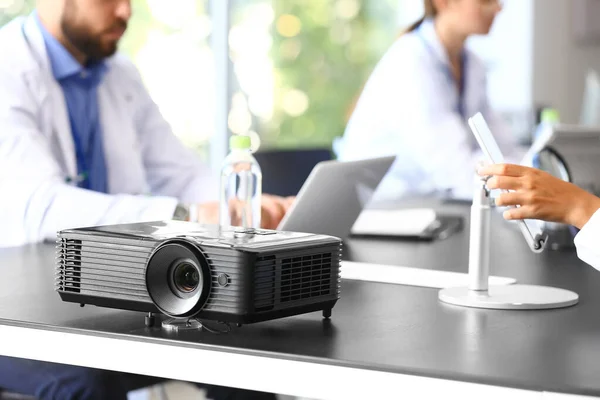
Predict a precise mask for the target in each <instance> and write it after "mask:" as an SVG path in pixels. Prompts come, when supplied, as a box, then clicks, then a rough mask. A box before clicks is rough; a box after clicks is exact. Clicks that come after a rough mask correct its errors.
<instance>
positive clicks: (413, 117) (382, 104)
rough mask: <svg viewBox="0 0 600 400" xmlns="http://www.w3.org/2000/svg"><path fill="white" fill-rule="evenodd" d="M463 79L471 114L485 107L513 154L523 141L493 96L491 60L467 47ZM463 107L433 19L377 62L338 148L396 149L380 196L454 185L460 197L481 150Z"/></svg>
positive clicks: (467, 192)
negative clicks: (485, 62) (488, 70)
mask: <svg viewBox="0 0 600 400" xmlns="http://www.w3.org/2000/svg"><path fill="white" fill-rule="evenodd" d="M464 79H465V89H464V95H463V105H464V115H465V116H466V117H470V116H473V115H474V114H476V113H477V112H481V113H482V114H483V115H484V117H485V118H486V120H487V122H488V124H489V126H490V129H491V130H492V133H493V134H494V136H495V138H496V140H497V142H498V144H499V146H500V147H501V149H502V151H503V153H504V155H505V156H507V158H509V159H510V158H513V157H511V156H510V155H511V154H514V153H515V150H516V143H515V141H514V139H512V138H511V135H510V134H509V132H508V129H506V128H505V127H504V126H503V124H502V122H501V120H500V118H499V117H498V116H497V115H496V114H495V113H493V112H492V110H491V108H490V105H489V102H488V98H487V95H486V70H485V66H484V65H483V63H482V61H481V60H480V59H479V58H478V57H477V56H476V55H475V54H474V53H472V52H471V51H468V50H467V51H466V65H465V71H464ZM458 106H459V93H458V89H457V87H456V84H455V82H454V80H453V79H452V78H451V75H449V61H448V55H447V53H446V51H445V49H444V47H443V46H442V44H441V42H440V41H439V39H438V36H437V34H436V32H435V28H434V25H433V22H432V21H430V20H427V21H425V22H424V23H423V25H422V26H421V28H420V29H419V30H418V31H416V32H411V33H408V34H405V35H403V36H402V37H400V38H399V39H398V40H397V41H396V42H395V43H394V44H393V45H392V47H391V48H390V49H389V50H388V51H387V53H386V54H385V55H384V57H383V58H382V59H381V61H380V62H379V64H378V65H377V66H376V68H375V70H374V71H373V73H372V75H371V77H370V78H369V80H368V81H367V84H366V85H365V87H364V90H363V93H362V95H361V97H360V99H359V101H358V103H357V105H356V109H355V110H354V113H353V114H352V116H351V118H350V120H349V122H348V126H347V128H346V132H345V135H344V138H343V140H341V141H340V143H339V147H338V148H337V149H336V150H337V153H338V157H339V158H340V159H341V160H356V159H362V158H370V157H380V156H386V155H392V154H394V155H396V156H397V160H396V162H395V164H394V166H392V168H391V170H390V172H389V173H388V175H387V176H386V177H385V178H384V180H383V181H382V183H381V185H380V187H379V189H378V193H377V194H376V196H377V197H400V196H403V195H405V194H431V193H432V192H442V191H443V192H446V191H448V190H451V191H452V193H453V195H454V196H455V197H460V198H471V197H472V192H473V175H474V171H475V167H476V162H477V158H479V157H480V153H479V151H478V147H477V143H476V141H475V139H474V137H473V134H472V133H471V132H470V130H469V128H468V125H467V123H466V120H465V119H463V118H462V117H461V115H460V113H459V111H458ZM515 156H516V155H515Z"/></svg>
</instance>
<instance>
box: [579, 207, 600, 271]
mask: <svg viewBox="0 0 600 400" xmlns="http://www.w3.org/2000/svg"><path fill="white" fill-rule="evenodd" d="M599 244H600V210H598V211H596V213H595V214H594V215H593V216H592V218H590V220H589V221H588V223H587V224H585V225H584V227H583V228H581V231H579V233H578V234H577V236H575V247H577V256H579V258H580V259H581V260H582V261H584V262H586V263H588V264H589V265H591V266H592V267H594V268H596V269H597V270H600V246H599Z"/></svg>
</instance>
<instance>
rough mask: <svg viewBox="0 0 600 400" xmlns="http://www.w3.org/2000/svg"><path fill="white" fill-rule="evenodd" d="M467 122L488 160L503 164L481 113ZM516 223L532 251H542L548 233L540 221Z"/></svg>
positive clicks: (497, 147) (498, 149)
mask: <svg viewBox="0 0 600 400" xmlns="http://www.w3.org/2000/svg"><path fill="white" fill-rule="evenodd" d="M468 122H469V127H470V128H471V132H473V135H475V139H477V143H478V144H479V147H480V148H481V150H482V151H483V153H484V154H485V156H486V158H487V159H488V161H489V162H491V163H492V164H503V163H504V155H503V154H502V151H500V147H499V146H498V143H497V142H496V140H495V139H494V136H493V135H492V132H491V131H490V128H489V127H488V124H487V122H486V121H485V119H484V118H483V115H481V113H477V114H476V115H475V116H473V117H472V118H469V121H468ZM517 223H518V224H519V228H520V229H521V233H522V234H523V237H524V238H525V240H526V241H527V244H528V245H529V248H530V249H531V250H532V251H533V252H534V253H541V252H542V251H544V247H545V246H546V243H547V242H548V235H547V234H545V233H544V232H543V230H542V227H541V224H540V222H539V221H536V220H521V221H517Z"/></svg>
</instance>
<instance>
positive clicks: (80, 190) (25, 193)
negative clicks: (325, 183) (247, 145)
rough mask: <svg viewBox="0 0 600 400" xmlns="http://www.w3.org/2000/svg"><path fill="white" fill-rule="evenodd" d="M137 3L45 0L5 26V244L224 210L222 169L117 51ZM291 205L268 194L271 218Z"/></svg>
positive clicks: (1, 208)
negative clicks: (177, 131) (213, 166)
mask: <svg viewBox="0 0 600 400" xmlns="http://www.w3.org/2000/svg"><path fill="white" fill-rule="evenodd" d="M130 15H131V4H130V1H129V0H127V1H124V0H58V1H56V0H55V1H51V0H39V1H38V7H37V10H36V12H34V13H33V14H32V15H30V16H29V17H27V18H18V19H16V20H14V21H12V22H11V23H9V24H8V25H6V26H5V27H4V28H3V29H2V30H0V48H1V49H2V51H3V54H7V55H10V57H6V59H5V60H4V62H3V63H2V65H1V66H0V193H3V195H2V196H1V197H0V226H2V227H3V229H2V230H1V231H0V247H6V246H18V245H21V244H25V243H31V242H38V241H42V240H48V239H49V240H52V241H54V240H55V238H56V232H57V231H58V230H61V229H63V228H72V227H82V226H96V225H109V224H116V223H125V222H140V221H151V220H167V219H171V218H176V219H181V220H189V219H193V220H200V222H217V221H218V204H217V203H216V202H215V200H218V173H216V174H213V173H211V171H210V170H209V168H208V166H207V165H205V164H204V163H203V162H202V161H201V160H200V159H199V157H198V156H197V155H196V154H194V153H193V152H192V151H191V150H190V149H188V148H186V147H185V146H184V145H183V144H182V143H181V142H180V141H179V139H178V138H177V137H175V135H174V134H173V132H172V130H171V127H170V126H169V125H168V123H167V121H166V120H165V119H164V118H163V116H162V115H161V113H160V110H159V109H158V107H157V105H156V104H155V103H154V102H153V101H152V99H151V97H150V95H149V93H148V92H147V90H146V88H145V87H144V84H143V82H142V79H141V76H140V75H139V73H138V71H137V69H136V68H135V66H134V65H133V64H132V63H131V62H130V61H129V60H128V59H127V58H126V57H124V56H122V55H121V54H118V53H117V44H118V42H119V39H120V38H121V36H122V35H123V34H124V33H125V30H126V28H127V22H128V20H129V18H130ZM165 79H169V76H168V74H165ZM287 206H288V202H286V201H284V200H283V199H280V198H278V197H274V196H269V195H265V196H264V198H263V225H264V227H266V228H275V227H277V225H278V223H279V221H280V220H281V219H282V217H283V214H284V213H285V211H286V209H287Z"/></svg>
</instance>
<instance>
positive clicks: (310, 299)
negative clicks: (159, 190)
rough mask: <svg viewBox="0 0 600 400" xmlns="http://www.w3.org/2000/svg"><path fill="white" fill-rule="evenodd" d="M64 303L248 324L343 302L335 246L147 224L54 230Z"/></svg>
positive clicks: (332, 241) (323, 239)
mask: <svg viewBox="0 0 600 400" xmlns="http://www.w3.org/2000/svg"><path fill="white" fill-rule="evenodd" d="M57 243H58V246H57V269H56V274H57V276H56V290H57V291H58V293H59V294H60V297H61V298H62V300H64V301H68V302H74V303H80V304H82V305H84V304H93V305H97V306H102V307H110V308H118V309H125V310H134V311H144V312H149V313H152V312H160V313H162V314H165V315H167V316H170V317H173V318H192V317H194V318H197V319H201V320H213V321H219V322H227V323H237V324H248V323H254V322H260V321H266V320H271V319H276V318H282V317H288V316H292V315H297V314H303V313H308V312H314V311H321V310H322V311H323V316H324V317H326V318H329V317H330V316H331V310H332V308H333V306H334V305H335V303H336V302H337V300H338V298H339V296H340V260H341V241H340V240H339V239H337V238H333V237H330V236H323V235H313V234H305V233H290V232H275V231H267V230H252V229H242V228H219V227H218V226H206V225H199V224H193V223H187V222H175V221H169V222H151V223H140V224H127V225H114V226H104V227H95V228H83V229H72V230H65V231H61V232H59V233H58V242H57Z"/></svg>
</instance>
